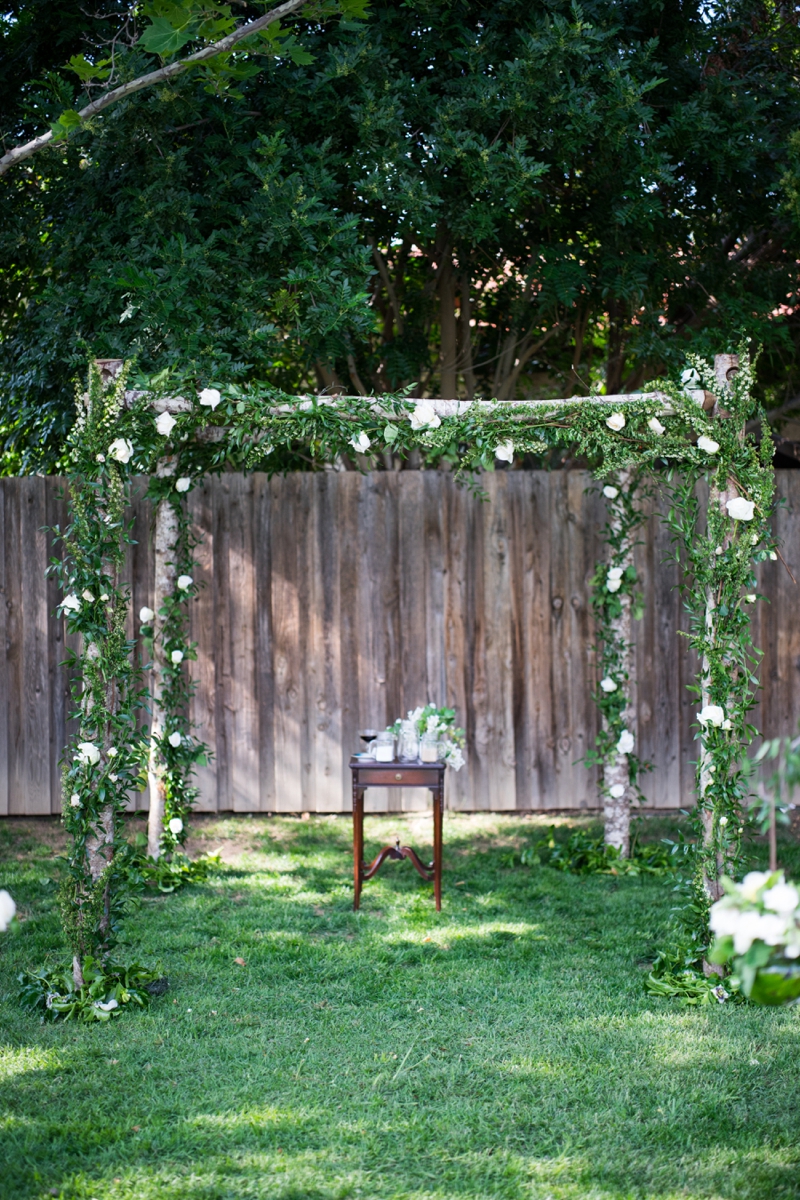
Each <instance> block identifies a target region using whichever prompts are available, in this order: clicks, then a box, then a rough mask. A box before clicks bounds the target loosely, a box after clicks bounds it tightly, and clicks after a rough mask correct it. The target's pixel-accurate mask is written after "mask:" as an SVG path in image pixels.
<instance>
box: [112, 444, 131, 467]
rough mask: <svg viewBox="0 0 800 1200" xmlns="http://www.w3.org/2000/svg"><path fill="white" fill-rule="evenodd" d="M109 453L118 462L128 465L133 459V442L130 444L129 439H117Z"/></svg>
mask: <svg viewBox="0 0 800 1200" xmlns="http://www.w3.org/2000/svg"><path fill="white" fill-rule="evenodd" d="M108 453H109V454H110V455H111V457H112V458H115V459H116V460H117V462H121V463H128V462H130V461H131V459H132V458H133V442H129V441H128V439H127V438H117V439H116V440H115V441H113V442H112V443H111V445H110V446H109V447H108Z"/></svg>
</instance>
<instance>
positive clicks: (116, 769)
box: [51, 345, 778, 989]
mask: <svg viewBox="0 0 800 1200" xmlns="http://www.w3.org/2000/svg"><path fill="white" fill-rule="evenodd" d="M752 385H753V364H752V362H751V356H750V354H749V352H748V348H747V346H746V345H744V346H742V347H741V348H740V354H739V355H730V354H727V355H718V356H717V357H716V358H715V360H714V363H713V365H712V364H710V363H706V362H703V361H701V360H699V359H697V360H695V361H694V365H693V367H692V368H690V370H689V371H687V372H684V377H683V379H682V382H681V383H680V384H678V383H666V384H665V383H661V384H660V385H659V387H658V388H657V389H654V390H652V391H648V392H644V393H640V394H634V395H617V396H601V395H591V396H590V397H588V398H577V399H575V398H572V399H567V400H548V401H513V402H496V401H481V400H476V401H460V400H444V399H443V400H413V399H410V398H408V397H407V396H405V395H385V396H380V397H366V396H343V395H342V396H324V395H322V396H320V395H302V396H290V395H286V394H284V393H282V392H280V391H278V390H276V389H274V388H270V387H268V386H266V385H260V384H251V385H239V384H228V385H225V384H224V383H223V382H221V381H213V380H210V381H207V382H206V385H205V386H203V387H202V388H200V389H199V390H198V388H197V386H196V384H195V382H194V381H188V380H181V379H180V378H178V377H176V376H168V375H162V376H160V377H155V378H153V379H150V380H149V381H147V385H146V386H145V387H139V388H133V387H130V386H129V368H128V366H126V365H125V364H124V363H123V362H121V361H119V360H98V362H96V363H95V364H94V365H93V366H92V367H91V368H90V372H89V381H88V386H87V388H86V390H85V391H84V390H83V389H79V390H78V395H77V400H76V403H77V411H78V415H77V419H76V422H75V424H74V426H73V429H72V431H71V433H70V435H69V439H68V445H67V456H68V463H69V467H68V483H69V503H70V519H69V525H68V526H67V527H66V528H65V529H63V530H61V529H57V530H56V531H55V532H56V535H57V537H58V538H60V540H61V542H62V547H63V552H62V555H61V557H60V558H59V559H58V560H57V561H56V562H54V564H53V567H52V568H51V569H52V570H53V571H54V573H55V574H56V575H57V576H58V579H59V582H60V584H61V587H62V589H63V593H64V594H63V599H62V601H61V603H60V606H59V612H60V613H62V614H63V615H64V617H65V619H66V622H67V626H68V629H69V631H70V632H71V633H73V634H77V635H80V636H79V645H80V650H79V652H78V653H77V655H76V656H75V660H74V666H75V668H76V669H75V671H74V683H73V699H74V704H75V710H76V713H77V715H78V717H79V723H78V724H79V728H78V732H77V733H76V735H75V737H74V739H73V741H72V743H71V744H70V746H68V747H67V749H66V752H65V756H64V760H63V776H62V783H63V797H64V802H63V803H64V821H65V825H66V829H67V832H68V834H69V835H70V838H71V847H70V851H69V855H68V863H69V872H68V883H67V889H66V892H65V896H64V904H63V906H62V908H63V912H64V921H65V928H66V933H67V936H68V939H69V942H70V947H71V951H72V954H73V978H74V982H75V987H76V989H77V988H79V987H81V985H82V982H83V971H84V964H85V963H86V962H87V960H91V961H93V962H97V961H102V959H103V958H104V956H107V955H108V954H109V952H110V950H111V948H112V947H113V945H114V942H115V938H116V931H117V927H118V923H119V918H120V916H121V914H122V911H123V909H124V906H125V903H126V900H127V897H128V889H129V870H128V867H127V865H126V862H125V852H124V844H123V842H122V839H121V833H120V826H121V819H122V816H123V813H124V812H125V810H126V806H127V801H128V795H129V793H130V792H131V791H132V790H135V789H138V788H139V787H140V786H141V783H140V780H141V777H142V772H143V763H145V762H146V770H147V776H148V786H149V798H150V813H149V820H148V851H149V854H150V856H151V858H152V859H158V858H159V856H161V855H164V854H169V853H170V852H172V851H174V850H175V849H176V848H179V847H180V845H181V844H182V842H183V839H184V837H185V832H186V822H187V817H188V814H189V812H190V810H191V807H192V803H193V801H194V798H195V795H196V793H195V790H194V788H193V785H192V771H193V768H194V765H195V764H196V763H197V762H198V760H199V759H200V758H201V757H202V755H203V754H204V752H205V747H204V746H203V744H202V742H201V741H200V740H199V738H198V737H197V736H196V733H195V731H194V730H193V729H192V727H191V725H190V722H189V716H188V701H189V698H190V695H191V689H192V684H191V678H190V674H189V669H188V668H189V663H190V662H191V660H192V657H193V653H194V651H193V647H192V645H191V644H190V643H189V640H188V619H187V601H188V600H189V599H190V598H191V597H192V596H193V595H194V594H195V593H196V584H195V581H194V566H193V549H194V545H195V543H194V540H193V533H192V529H191V526H190V522H189V518H188V514H187V508H186V504H185V500H186V496H187V493H188V492H189V491H190V490H191V488H192V487H193V486H194V485H195V484H196V483H197V482H198V481H199V480H200V479H201V478H202V477H203V476H204V475H205V474H207V473H209V472H214V471H220V470H222V469H225V468H226V467H230V466H233V467H236V468H239V469H242V470H254V469H256V468H262V469H266V470H269V469H270V456H271V455H274V453H275V450H276V448H278V447H287V448H291V447H292V446H297V445H298V444H302V445H304V446H306V447H309V448H310V453H311V455H312V457H313V459H314V460H315V461H316V462H318V463H319V464H320V465H321V464H323V463H325V462H331V461H334V460H336V458H337V456H341V455H342V454H343V453H347V454H350V455H355V456H356V460H357V462H358V463H359V465H360V466H362V467H368V466H369V462H370V457H371V456H372V455H374V454H375V453H376V451H377V449H379V448H388V449H390V450H391V451H392V452H393V453H400V454H408V453H409V452H410V451H411V450H418V451H420V452H421V453H422V454H423V455H425V454H428V455H434V454H436V453H437V452H438V453H441V452H442V451H444V450H445V449H447V448H450V451H451V453H452V455H454V456H455V458H456V459H457V463H458V467H457V469H458V472H459V473H460V474H462V475H467V476H468V477H469V478H474V475H473V473H474V472H475V471H477V470H480V469H482V468H491V467H492V466H493V463H494V461H495V459H499V460H506V461H509V462H510V461H512V460H513V458H514V456H515V455H517V454H526V453H528V454H531V453H532V454H543V453H546V452H547V451H549V450H551V449H553V448H564V447H570V448H572V449H575V450H577V451H578V452H579V453H581V454H583V455H586V456H587V457H588V458H589V459H590V460H591V461H592V462H594V463H596V464H597V466H596V469H595V474H596V476H597V478H598V480H599V482H600V483H601V484H602V485H603V492H604V495H605V497H606V500H607V503H608V511H609V519H608V524H607V526H606V531H605V533H606V545H607V554H606V557H605V559H604V561H603V562H602V563H601V564H599V565H598V569H597V572H596V575H595V578H594V580H593V588H594V599H593V604H594V608H595V614H596V618H597V624H598V642H599V649H600V654H599V658H598V662H599V666H600V670H599V676H600V678H599V679H598V687H597V694H596V699H597V702H598V705H599V707H600V710H601V713H602V730H601V733H600V736H599V739H598V744H597V751H596V753H597V758H598V761H599V762H600V763H601V764H602V768H603V773H602V774H603V777H602V793H603V799H604V809H605V817H606V828H607V838H608V840H609V841H610V842H611V844H613V845H616V846H618V847H621V848H623V849H624V847H625V845H626V843H627V838H628V822H629V813H630V802H631V799H632V798H633V797H634V796H635V795H636V774H637V770H638V766H639V763H638V758H637V756H636V730H635V722H634V716H633V706H632V703H631V699H632V697H631V653H630V652H631V620H632V606H633V597H634V590H635V583H636V572H635V569H634V566H633V549H634V543H635V533H636V530H637V528H638V527H639V526H640V525H641V523H642V521H643V520H644V514H643V510H642V507H641V502H640V501H641V495H642V487H641V485H642V483H643V481H644V480H646V479H647V478H648V476H649V475H651V474H652V473H653V472H655V471H657V472H658V474H659V475H660V477H661V480H662V482H663V487H664V489H665V492H666V495H667V497H668V501H669V506H668V510H667V514H666V517H667V520H668V522H669V525H670V527H671V530H672V535H673V538H674V540H675V542H676V547H677V550H678V552H679V553H680V556H681V560H682V562H683V579H682V584H681V587H682V589H683V593H684V599H685V604H686V607H687V609H688V611H689V614H690V629H689V634H688V636H689V638H690V642H691V644H692V646H693V647H694V648H695V649H696V650H697V652H698V656H699V663H700V666H699V673H698V677H697V680H696V690H697V695H698V699H699V704H698V709H699V711H698V730H699V742H700V747H699V755H698V766H697V784H696V787H697V802H698V812H699V814H700V817H701V821H702V839H701V843H702V844H701V850H700V853H699V855H698V869H697V876H696V881H695V887H696V892H697V898H698V901H699V902H700V903H701V904H704V905H705V906H706V908H707V906H708V905H709V904H710V903H711V902H712V901H713V900H716V899H717V898H718V897H719V895H720V892H721V885H720V879H721V876H722V874H723V873H725V872H727V873H731V872H732V871H735V867H736V862H737V860H738V857H739V851H740V841H741V833H742V828H741V825H740V814H741V803H742V801H743V799H744V797H745V795H746V790H747V789H746V784H745V782H744V780H743V776H742V760H743V757H744V756H745V753H746V746H747V745H748V744H749V742H750V741H751V740H752V737H753V735H754V733H755V730H754V729H753V727H752V726H751V725H749V724H748V719H747V715H748V711H749V709H750V708H751V706H752V703H753V698H754V693H755V688H756V686H757V681H756V678H755V675H754V667H755V664H756V662H757V660H758V657H759V655H758V651H757V650H756V649H755V648H754V647H753V644H752V640H751V637H750V621H749V612H750V606H751V605H752V604H753V603H755V601H756V600H757V591H756V588H757V579H756V574H755V568H756V567H757V565H758V563H759V562H761V561H763V559H764V558H767V557H772V558H775V557H776V555H777V553H778V550H777V546H776V545H775V543H774V539H773V535H772V533H771V526H770V521H771V517H772V512H773V493H774V477H773V470H772V465H771V461H772V444H771V439H770V437H769V434H768V432H766V430H764V431H763V432H764V436H762V439H761V442H760V444H759V442H758V440H757V439H756V437H755V436H754V434H753V433H752V432H748V428H749V424H748V423H752V421H753V418H754V417H758V416H759V412H758V409H757V405H756V404H755V403H754V401H753V400H752ZM134 473H135V474H137V475H139V474H143V473H144V474H146V475H147V476H149V487H148V495H149V497H150V499H151V500H152V501H153V503H154V508H155V532H154V542H155V580H154V584H155V600H154V603H153V608H152V609H149V608H148V609H142V610H141V612H140V614H139V617H140V626H141V628H140V636H141V639H142V641H143V642H144V644H145V645H146V647H147V650H148V653H149V656H150V658H151V660H152V673H151V681H150V687H149V688H147V687H146V686H145V684H144V676H143V674H142V668H141V664H140V662H139V661H138V659H137V656H136V654H135V644H134V643H132V642H131V641H130V640H129V638H128V636H127V632H126V628H127V622H128V616H129V614H128V608H129V604H130V596H129V590H128V587H127V585H126V582H125V580H124V578H123V575H122V566H123V558H124V552H125V545H126V542H127V541H129V540H130V532H129V519H128V517H127V507H128V502H129V489H130V481H131V478H132V476H133V475H134ZM703 477H706V478H707V479H708V482H709V487H708V493H707V495H708V501H707V504H702V503H701V500H700V498H699V492H698V488H697V484H698V481H699V480H700V479H701V478H703ZM148 705H149V709H150V718H149V729H148V730H147V732H146V735H145V739H146V740H143V735H142V732H141V730H140V728H139V725H138V723H137V711H138V710H141V709H142V708H144V707H146V706H148Z"/></svg>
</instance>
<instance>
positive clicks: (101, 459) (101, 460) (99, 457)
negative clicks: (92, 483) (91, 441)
mask: <svg viewBox="0 0 800 1200" xmlns="http://www.w3.org/2000/svg"><path fill="white" fill-rule="evenodd" d="M94 460H95V462H99V463H104V462H105V461H106V456H105V454H95V456H94Z"/></svg>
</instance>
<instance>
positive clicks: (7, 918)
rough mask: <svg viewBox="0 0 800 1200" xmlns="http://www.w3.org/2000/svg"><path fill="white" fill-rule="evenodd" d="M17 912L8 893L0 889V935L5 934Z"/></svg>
mask: <svg viewBox="0 0 800 1200" xmlns="http://www.w3.org/2000/svg"><path fill="white" fill-rule="evenodd" d="M16 911H17V906H16V904H15V903H14V900H13V897H12V896H11V893H10V892H7V891H6V889H5V888H1V889H0V933H5V931H6V930H7V929H8V927H9V925H10V924H11V922H12V921H13V920H14V914H15V912H16Z"/></svg>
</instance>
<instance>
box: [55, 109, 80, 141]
mask: <svg viewBox="0 0 800 1200" xmlns="http://www.w3.org/2000/svg"><path fill="white" fill-rule="evenodd" d="M82 124H83V122H82V121H81V118H80V115H79V114H78V113H76V112H75V110H74V108H68V109H67V110H66V111H65V112H63V113H62V114H61V116H60V117H59V118H58V120H57V121H54V122H53V124H52V125H51V126H50V128H51V129H52V131H53V136H54V138H55V140H56V141H59V140H60V139H62V138H65V137H67V135H68V134H69V133H71V132H72V130H73V129H79V128H80V126H81V125H82Z"/></svg>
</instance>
